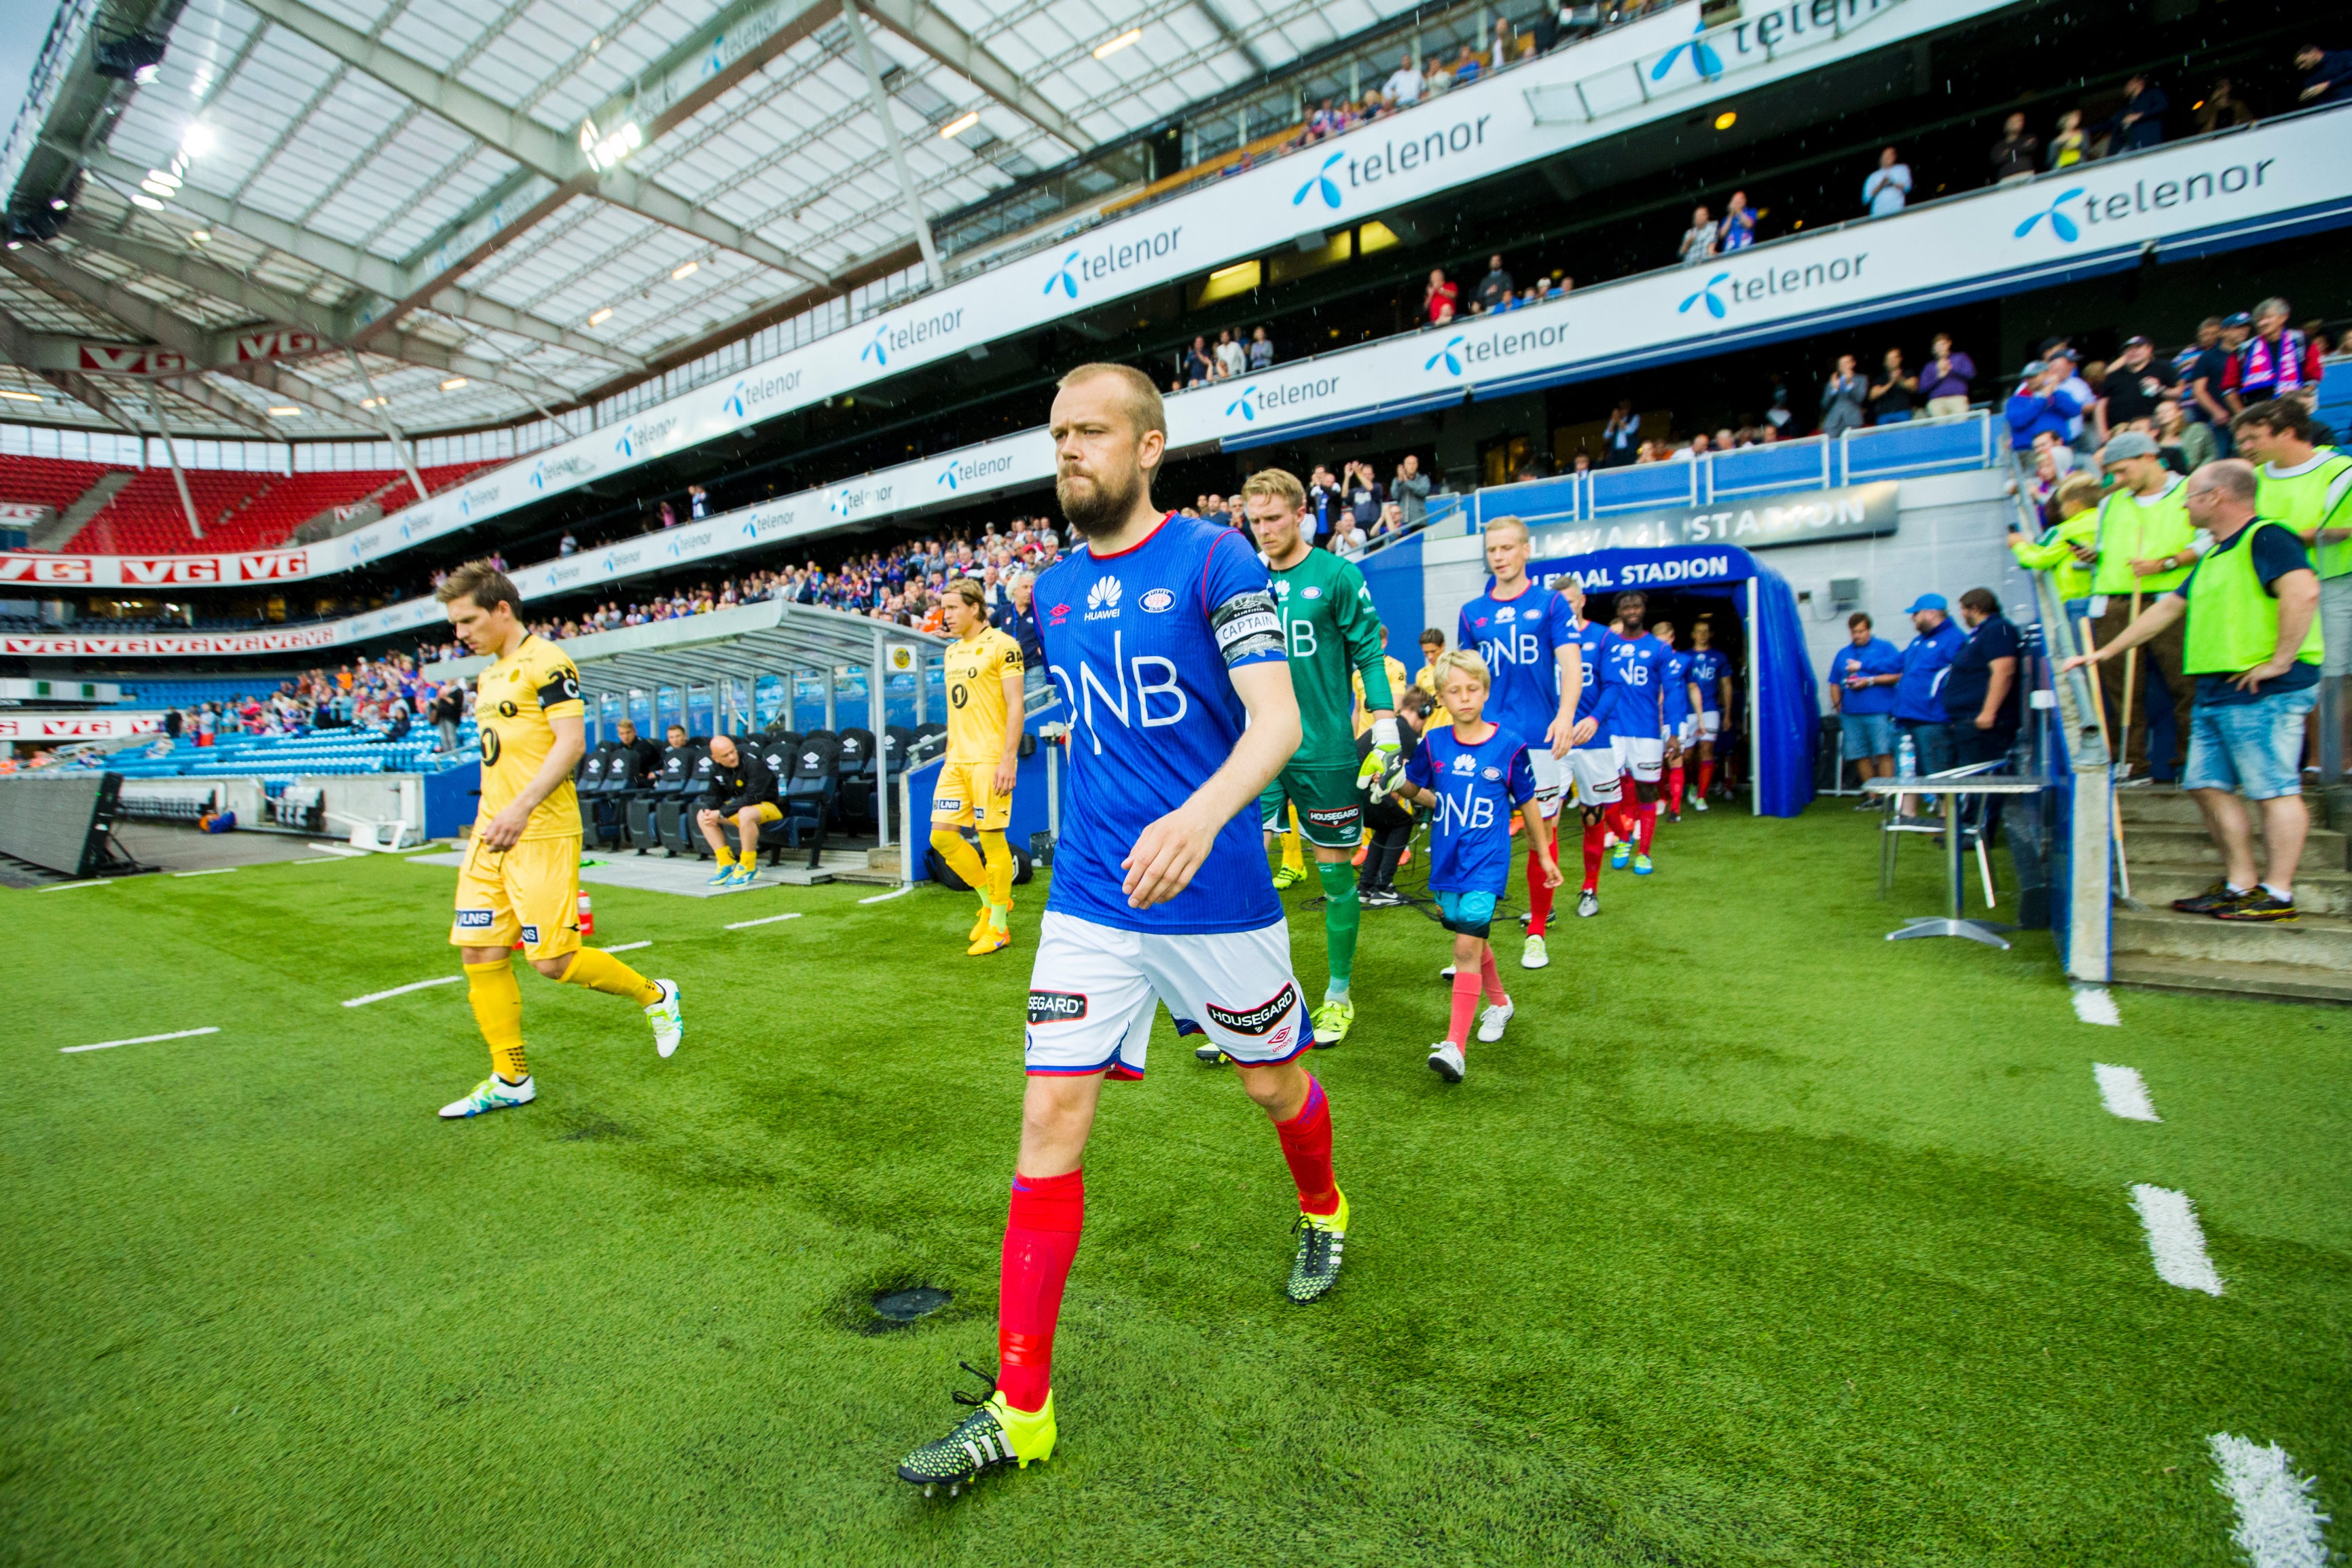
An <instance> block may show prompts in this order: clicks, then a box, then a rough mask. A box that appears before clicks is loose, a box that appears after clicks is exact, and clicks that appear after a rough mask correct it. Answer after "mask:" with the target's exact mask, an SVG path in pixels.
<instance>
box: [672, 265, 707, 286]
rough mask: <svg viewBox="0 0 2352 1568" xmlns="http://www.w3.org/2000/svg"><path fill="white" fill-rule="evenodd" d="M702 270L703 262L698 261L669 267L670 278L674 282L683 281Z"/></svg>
mask: <svg viewBox="0 0 2352 1568" xmlns="http://www.w3.org/2000/svg"><path fill="white" fill-rule="evenodd" d="M701 270H702V263H700V262H698V261H689V262H687V263H686V264H685V265H683V266H681V267H671V268H670V269H669V280H670V281H671V282H672V283H682V282H684V281H685V280H686V279H688V278H689V277H693V276H694V275H695V274H696V273H698V272H700V271H701Z"/></svg>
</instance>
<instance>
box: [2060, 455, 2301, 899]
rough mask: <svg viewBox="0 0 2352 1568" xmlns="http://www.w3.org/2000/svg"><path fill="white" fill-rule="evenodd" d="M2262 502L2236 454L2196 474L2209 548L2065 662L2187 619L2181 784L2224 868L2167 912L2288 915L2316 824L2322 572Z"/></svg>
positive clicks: (2192, 499) (2192, 489) (2140, 639)
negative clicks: (2308, 756) (2133, 615)
mask: <svg viewBox="0 0 2352 1568" xmlns="http://www.w3.org/2000/svg"><path fill="white" fill-rule="evenodd" d="M2254 496H2255V479H2254V470H2253V465H2252V464H2249V463H2245V462H2242V461H2241V460H2239V459H2237V458H2224V459H2222V460H2221V461H2219V462H2215V463H2208V464H2206V465H2204V466H2203V467H2201V468H2200V469H2198V470H2197V472H2196V473H2194V474H2192V475H2190V476H2189V497H2188V500H2189V517H2192V518H2193V519H2195V521H2196V523H2197V526H2198V527H2199V528H2203V529H2204V530H2205V531H2206V532H2207V533H2209V534H2210V535H2211V536H2212V538H2213V548H2212V549H2210V551H2208V552H2207V553H2206V554H2205V555H2204V557H2203V558H2202V559H2200V560H2199V561H2198V563H2197V566H2196V568H2195V570H2192V571H2191V572H2190V573H2189V580H2187V581H2186V582H2183V583H2181V584H2180V585H2179V587H2178V588H2175V589H2174V590H2173V591H2171V592H2169V593H2168V594H2166V595H2164V596H2163V597H2162V598H2161V599H2158V601H2156V602H2155V603H2154V604H2153V605H2151V606H2150V607H2149V608H2148V609H2147V610H2146V611H2144V612H2142V613H2141V614H2140V616H2139V618H2138V619H2137V620H2136V621H2134V622H2132V623H2131V624H2130V625H2129V626H2127V627H2126V628H2125V629H2124V631H2123V632H2122V634H2121V635H2119V636H2117V637H2116V639H2115V640H2114V641H2113V642H2111V643H2107V645H2106V646H2105V647H2104V648H2101V649H2100V650H2099V651H2098V652H2097V653H2095V654H2091V655H2089V656H2087V657H2084V658H2077V659H2070V660H2068V661H2067V667H2068V668H2070V669H2071V668H2074V667H2076V666H2079V665H2082V664H2089V663H2093V662H2095V661H2096V660H2100V659H2110V658H2113V657H2114V656H2115V655H2116V654H2117V653H2122V652H2123V651H2124V650H2126V649H2127V648H2130V647H2133V646H2134V645H2136V644H2137V643H2144V642H2146V641H2147V640H2148V639H2149V638H2151V637H2153V636H2155V635H2156V634H2157V633H2158V632H2161V631H2163V630H2165V629H2166V628H2168V627H2169V626H2170V625H2171V624H2172V623H2173V622H2177V621H2179V619H2180V618H2181V617H2182V616H2184V615H2185V616H2187V617H2188V619H2189V630H2188V633H2187V636H2186V639H2185V641H2186V644H2187V649H2188V652H2187V653H2186V655H2185V657H2184V658H2183V659H2182V661H2181V667H2182V669H2183V670H2184V671H2185V672H2186V673H2187V674H2189V676H2190V677H2192V678H2193V679H2194V680H2195V681H2196V683H2197V706H2196V708H2195V710H2194V713H2193V715H2192V716H2191V722H2190V734H2189V766H2188V768H2187V769H2186V770H2185V771H2184V773H2183V775H2182V777H2181V780H2180V781H2181V784H2182V786H2183V787H2184V788H2186V789H2188V790H2189V793H2190V794H2192V795H2194V796H2195V797H2196V798H2197V804H2198V806H2199V808H2200V810H2203V811H2204V813H2205V829H2206V831H2208V832H2210V833H2211V834H2212V835H2213V841H2214V842H2215V843H2217V844H2219V845H2220V846H2221V857H2222V862H2223V867H2224V870H2223V875H2222V879H2221V881H2219V882H2217V883H2214V884H2213V885H2212V886H2211V887H2210V888H2207V889H2206V890H2205V891H2204V892H2203V893H2200V894H2196V895H2195V896H2194V897H2190V898H2181V899H2176V900H2174V901H2173V905H2172V906H2173V907H2174V908H2175V909H2179V910H2182V911H2185V912H2187V913H2189V914H2192V915H2211V916H2213V917H2214V918H2215V919H2216V920H2248V921H2276V920H2293V919H2294V917H2295V908H2294V872H2295V865H2296V862H2298V861H2299V860H2300V859H2301V857H2302V854H2303V841H2304V837H2305V834H2306V833H2307V832H2308V831H2310V826H2311V819H2310V816H2309V814H2308V813H2307V812H2306V811H2305V809H2304V804H2303V729H2304V721H2305V718H2306V717H2308V716H2309V715H2310V713H2311V709H2312V705H2313V703H2314V702H2315V700H2316V699H2317V697H2318V695H2319V671H2320V661H2321V654H2322V638H2321V633H2320V626H2319V620H2318V610H2319V575H2318V573H2317V572H2315V570H2312V565H2311V557H2310V554H2309V552H2307V551H2306V550H2305V549H2304V544H2303V540H2302V538H2300V537H2299V536H2298V535H2297V534H2296V533H2295V531H2294V529H2293V528H2288V527H2287V526H2286V525H2284V524H2283V523H2278V522H2274V521H2272V520H2271V519H2269V518H2267V517H2256V516H2255V515H2254ZM2247 800H2252V801H2256V802H2258V803H2259V805H2260V807H2261V809H2262V813H2263V850H2264V852H2265V854H2266V855H2267V857H2268V860H2269V864H2268V865H2266V866H2265V867H2264V868H2263V873H2264V874H2263V876H2262V879H2261V880H2260V881H2259V882H2257V881H2256V880H2255V869H2254V846H2253V840H2252V833H2251V831H2250V827H2249V823H2248V821H2247V817H2246V808H2245V801H2247Z"/></svg>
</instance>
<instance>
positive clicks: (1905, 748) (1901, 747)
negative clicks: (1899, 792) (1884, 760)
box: [1895, 731, 1919, 784]
mask: <svg viewBox="0 0 2352 1568" xmlns="http://www.w3.org/2000/svg"><path fill="white" fill-rule="evenodd" d="M1895 777H1896V778H1897V779H1902V780H1903V781H1904V782H1905V783H1906V784H1907V783H1909V782H1910V781H1911V780H1912V779H1916V778H1918V777H1919V748H1918V747H1916V745H1914V744H1912V740H1911V737H1910V734H1909V732H1908V731H1906V732H1905V734H1904V737H1903V738H1902V739H1901V740H1900V741H1898V742H1897V743H1896V744H1895Z"/></svg>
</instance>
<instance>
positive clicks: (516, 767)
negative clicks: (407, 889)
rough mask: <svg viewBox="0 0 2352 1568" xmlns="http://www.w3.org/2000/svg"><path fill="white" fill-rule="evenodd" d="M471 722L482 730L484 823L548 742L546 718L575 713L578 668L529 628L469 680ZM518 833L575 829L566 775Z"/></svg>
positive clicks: (542, 758)
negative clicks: (513, 647)
mask: <svg viewBox="0 0 2352 1568" xmlns="http://www.w3.org/2000/svg"><path fill="white" fill-rule="evenodd" d="M474 693H475V696H474V721H475V723H476V724H478V725H479V726H480V727H481V732H482V806H481V810H480V811H479V812H478V814H477V815H476V817H475V821H477V822H487V821H489V820H490V819H491V818H492V817H495V816H497V815H498V814H499V812H500V811H503V810H506V809H507V807H509V805H511V804H513V802H514V800H515V797H516V796H518V795H520V794H521V793H522V791H523V787H524V786H525V785H527V784H529V783H530V781H531V779H534V778H536V777H538V774H539V770H540V769H541V768H543V767H545V766H546V765H547V754H548V753H549V752H551V751H552V750H554V749H555V727H554V726H553V725H551V724H550V723H549V722H548V721H549V720H550V719H557V718H581V717H583V716H585V715H586V713H587V711H588V710H587V705H586V704H584V703H583V702H582V701H581V700H580V672H579V670H578V669H576V668H575V667H574V666H573V665H572V661H571V660H570V659H569V658H567V657H565V656H564V653H563V651H562V649H560V648H558V647H557V646H556V645H555V644H554V643H551V642H549V641H548V640H547V639H546V638H544V637H541V636H540V635H539V634H538V633H537V632H533V633H531V634H530V636H528V637H525V638H524V639H523V640H522V645H521V646H520V647H519V648H517V649H516V650H515V651H514V653H513V654H512V656H510V657H509V658H504V659H500V660H499V661H498V663H496V664H492V665H491V666H490V667H489V668H488V669H487V670H484V671H483V672H482V674H481V676H480V678H479V679H478V681H476V682H475V684H474ZM522 836H523V838H524V839H525V840H531V839H563V838H573V839H576V838H578V837H579V836H580V798H579V795H578V794H577V792H575V791H574V790H573V789H572V780H571V779H564V780H563V782H562V783H561V784H558V785H557V786H556V787H555V788H554V789H551V790H550V791H549V792H548V797H547V799H546V800H541V802H540V803H539V804H538V806H536V807H535V808H533V809H532V810H531V813H530V823H529V825H527V826H526V827H525V828H524V829H523V831H522Z"/></svg>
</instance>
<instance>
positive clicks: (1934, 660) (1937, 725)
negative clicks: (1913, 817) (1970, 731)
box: [1895, 593, 1968, 816]
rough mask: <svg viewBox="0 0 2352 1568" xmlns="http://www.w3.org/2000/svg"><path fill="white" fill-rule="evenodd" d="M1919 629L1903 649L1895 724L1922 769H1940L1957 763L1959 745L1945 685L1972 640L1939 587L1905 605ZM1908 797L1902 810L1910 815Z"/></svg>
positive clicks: (1914, 624)
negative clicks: (1956, 657) (1956, 658)
mask: <svg viewBox="0 0 2352 1568" xmlns="http://www.w3.org/2000/svg"><path fill="white" fill-rule="evenodd" d="M1903 613H1905V614H1906V615H1908V616H1909V617H1911V629H1912V631H1913V632H1916V633H1917V635H1916V636H1914V637H1913V638H1912V639H1911V641H1910V643H1908V644H1907V645H1906V647H1905V648H1904V650H1903V671H1902V674H1901V676H1900V678H1898V679H1897V680H1896V681H1895V733H1896V734H1898V735H1907V736H1909V737H1911V745H1912V747H1913V749H1914V750H1915V751H1916V752H1917V754H1918V758H1919V771H1920V772H1922V773H1941V772H1942V771H1944V769H1946V768H1951V767H1954V766H1956V765H1957V763H1958V756H1959V753H1958V748H1957V746H1956V744H1955V742H1954V740H1953V737H1952V716H1951V715H1950V714H1948V713H1946V712H1945V711H1944V699H1943V697H1942V695H1940V693H1941V688H1942V686H1943V684H1944V676H1945V674H1947V673H1948V671H1949V670H1950V669H1951V667H1952V659H1953V657H1954V655H1956V654H1958V653H1959V651H1960V647H1961V645H1962V644H1963V643H1966V642H1967V641H1968V638H1967V637H1966V636H1965V635H1963V634H1962V633H1961V632H1960V629H1959V628H1958V626H1955V625H1953V624H1952V619H1951V606H1950V605H1949V604H1948V603H1947V602H1946V601H1945V600H1944V596H1943V595H1942V594H1940V593H1923V594H1921V595H1920V596H1919V597H1918V598H1916V599H1915V600H1913V601H1911V604H1910V607H1909V608H1908V609H1906V610H1905V611H1904V612H1903ZM1909 803H1910V800H1909V797H1907V796H1906V797H1905V800H1904V802H1903V806H1901V807H1898V808H1897V810H1898V813H1899V814H1901V815H1905V816H1908V815H1909V814H1910V813H1909V811H1908V810H1906V809H1905V808H1907V806H1908V805H1909Z"/></svg>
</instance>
